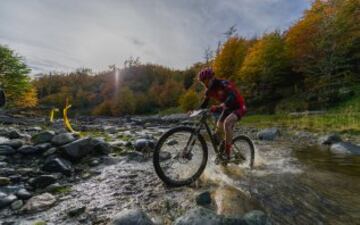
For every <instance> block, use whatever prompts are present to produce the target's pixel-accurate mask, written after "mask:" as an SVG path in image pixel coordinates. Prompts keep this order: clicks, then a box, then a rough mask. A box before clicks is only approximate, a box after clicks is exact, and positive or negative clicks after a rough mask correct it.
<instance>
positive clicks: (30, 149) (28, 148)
mask: <svg viewBox="0 0 360 225" xmlns="http://www.w3.org/2000/svg"><path fill="white" fill-rule="evenodd" d="M17 151H18V152H20V153H21V154H23V155H33V154H37V153H40V151H39V149H38V148H37V147H35V146H32V145H24V146H22V147H21V148H19V149H18V150H17Z"/></svg>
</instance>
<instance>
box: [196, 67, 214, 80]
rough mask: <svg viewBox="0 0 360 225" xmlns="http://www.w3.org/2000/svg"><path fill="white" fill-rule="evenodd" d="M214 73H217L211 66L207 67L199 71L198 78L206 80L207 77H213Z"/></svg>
mask: <svg viewBox="0 0 360 225" xmlns="http://www.w3.org/2000/svg"><path fill="white" fill-rule="evenodd" d="M214 75H215V73H214V71H213V70H212V69H211V68H210V67H206V68H204V69H202V70H201V71H200V72H199V73H198V79H199V80H200V81H204V80H206V79H211V78H213V77H214Z"/></svg>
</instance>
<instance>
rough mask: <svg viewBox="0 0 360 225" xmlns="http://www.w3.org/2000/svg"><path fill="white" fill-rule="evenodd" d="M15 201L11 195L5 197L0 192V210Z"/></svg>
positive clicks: (14, 197)
mask: <svg viewBox="0 0 360 225" xmlns="http://www.w3.org/2000/svg"><path fill="white" fill-rule="evenodd" d="M16 199H17V197H16V196H15V195H13V194H10V195H7V194H5V193H2V192H0V209H1V208H4V207H6V206H8V205H10V204H11V203H13V202H14V201H16Z"/></svg>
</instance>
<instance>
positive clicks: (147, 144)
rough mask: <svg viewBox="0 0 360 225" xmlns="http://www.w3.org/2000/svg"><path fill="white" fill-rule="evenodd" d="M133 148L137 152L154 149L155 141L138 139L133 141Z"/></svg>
mask: <svg viewBox="0 0 360 225" xmlns="http://www.w3.org/2000/svg"><path fill="white" fill-rule="evenodd" d="M134 148H135V150H136V151H139V152H149V151H152V150H154V148H155V141H154V140H150V139H138V140H136V141H135V143H134Z"/></svg>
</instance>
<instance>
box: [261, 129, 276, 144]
mask: <svg viewBox="0 0 360 225" xmlns="http://www.w3.org/2000/svg"><path fill="white" fill-rule="evenodd" d="M279 135H280V131H279V129H277V128H267V129H264V130H261V131H260V132H259V133H258V134H257V137H258V138H259V139H260V140H264V141H273V140H275V138H276V137H277V136H279Z"/></svg>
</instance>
